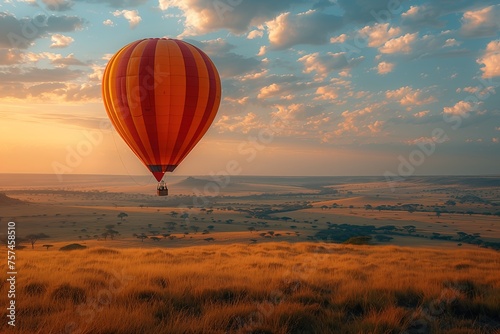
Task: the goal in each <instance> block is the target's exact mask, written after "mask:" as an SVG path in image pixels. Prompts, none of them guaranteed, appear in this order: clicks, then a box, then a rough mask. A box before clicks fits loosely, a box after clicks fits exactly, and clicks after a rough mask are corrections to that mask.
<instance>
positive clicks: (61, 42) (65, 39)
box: [50, 34, 75, 48]
mask: <svg viewBox="0 0 500 334" xmlns="http://www.w3.org/2000/svg"><path fill="white" fill-rule="evenodd" d="M50 39H51V41H52V44H51V45H50V47H51V48H65V47H67V46H69V45H70V44H71V43H73V42H74V41H75V40H74V39H73V37H69V36H64V35H61V34H53V35H52V36H51V38H50Z"/></svg>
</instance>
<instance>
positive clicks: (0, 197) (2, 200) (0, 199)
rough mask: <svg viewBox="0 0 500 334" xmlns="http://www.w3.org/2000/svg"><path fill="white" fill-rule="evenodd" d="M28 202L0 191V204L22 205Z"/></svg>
mask: <svg viewBox="0 0 500 334" xmlns="http://www.w3.org/2000/svg"><path fill="white" fill-rule="evenodd" d="M24 203H26V202H24V201H21V200H19V199H16V198H11V197H9V196H7V195H6V194H4V193H0V205H20V204H24Z"/></svg>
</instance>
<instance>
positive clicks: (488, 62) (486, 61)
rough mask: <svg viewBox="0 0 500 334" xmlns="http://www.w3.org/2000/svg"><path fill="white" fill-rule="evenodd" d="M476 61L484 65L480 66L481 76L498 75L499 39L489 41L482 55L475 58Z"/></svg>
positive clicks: (499, 71)
mask: <svg viewBox="0 0 500 334" xmlns="http://www.w3.org/2000/svg"><path fill="white" fill-rule="evenodd" d="M477 63H478V64H482V65H484V66H483V67H481V71H482V72H483V75H482V76H483V78H493V77H498V76H500V40H496V41H491V42H489V43H488V45H487V46H486V50H485V51H484V54H483V56H482V57H481V58H479V59H477Z"/></svg>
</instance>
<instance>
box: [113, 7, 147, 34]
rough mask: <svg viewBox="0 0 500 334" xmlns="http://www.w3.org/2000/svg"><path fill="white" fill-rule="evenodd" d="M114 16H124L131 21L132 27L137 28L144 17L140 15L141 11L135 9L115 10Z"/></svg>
mask: <svg viewBox="0 0 500 334" xmlns="http://www.w3.org/2000/svg"><path fill="white" fill-rule="evenodd" d="M113 16H117V17H118V16H123V17H124V18H125V19H126V20H127V21H128V23H129V25H130V28H132V29H133V28H135V27H137V25H138V24H139V23H140V22H141V21H142V18H141V17H140V16H139V12H138V11H137V10H136V9H134V10H126V9H123V10H115V11H114V12H113Z"/></svg>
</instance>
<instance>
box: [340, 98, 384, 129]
mask: <svg viewBox="0 0 500 334" xmlns="http://www.w3.org/2000/svg"><path fill="white" fill-rule="evenodd" d="M378 107H379V105H377V104H373V105H370V106H367V107H364V108H362V109H357V110H353V111H348V110H346V111H344V112H343V113H342V114H341V116H342V118H343V120H342V121H341V122H339V123H338V125H337V130H335V131H334V134H335V135H337V136H340V135H342V134H344V133H349V132H351V133H359V132H360V131H362V130H361V128H363V127H364V121H365V119H366V118H367V117H368V116H369V115H370V114H371V113H373V112H374V111H375V110H377V108H378ZM379 126H381V125H379ZM366 127H368V126H366ZM370 131H371V130H370Z"/></svg>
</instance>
